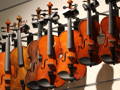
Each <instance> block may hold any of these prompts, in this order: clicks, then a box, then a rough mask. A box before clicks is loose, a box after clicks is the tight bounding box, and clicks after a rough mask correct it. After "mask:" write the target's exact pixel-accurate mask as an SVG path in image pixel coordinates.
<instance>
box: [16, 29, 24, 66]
mask: <svg viewBox="0 0 120 90" xmlns="http://www.w3.org/2000/svg"><path fill="white" fill-rule="evenodd" d="M17 40H18V42H17V47H18V63H19V66H20V67H22V66H24V62H23V50H22V42H21V31H20V29H19V30H17Z"/></svg>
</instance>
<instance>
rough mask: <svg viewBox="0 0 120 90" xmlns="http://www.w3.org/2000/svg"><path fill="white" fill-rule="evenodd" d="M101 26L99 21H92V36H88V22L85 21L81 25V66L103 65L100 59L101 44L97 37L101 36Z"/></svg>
mask: <svg viewBox="0 0 120 90" xmlns="http://www.w3.org/2000/svg"><path fill="white" fill-rule="evenodd" d="M99 31H100V25H99V23H98V22H97V21H92V31H91V33H92V36H91V37H90V36H89V35H87V20H83V21H81V22H80V24H79V32H80V36H81V37H82V40H81V43H82V44H81V47H80V49H79V52H80V53H82V54H79V59H78V61H79V62H80V63H81V64H86V65H90V66H92V65H96V64H99V63H101V59H100V58H99V55H98V53H99V44H98V41H97V37H98V35H99Z"/></svg>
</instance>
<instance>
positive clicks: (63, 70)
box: [57, 30, 86, 80]
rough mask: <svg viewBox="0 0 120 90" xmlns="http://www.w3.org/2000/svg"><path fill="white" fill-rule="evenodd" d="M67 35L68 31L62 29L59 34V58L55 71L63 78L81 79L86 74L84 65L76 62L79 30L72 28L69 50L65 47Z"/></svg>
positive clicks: (79, 39)
mask: <svg viewBox="0 0 120 90" xmlns="http://www.w3.org/2000/svg"><path fill="white" fill-rule="evenodd" d="M67 35H68V32H67V31H64V32H62V33H61V34H60V44H61V49H62V53H61V55H62V56H61V58H60V59H59V60H58V65H57V73H58V75H59V76H60V77H61V78H62V79H65V80H73V79H81V78H83V77H84V76H85V75H86V66H85V65H81V64H79V63H78V61H77V58H78V57H79V54H78V53H80V52H79V47H80V41H81V38H80V37H79V32H78V31H76V30H72V36H73V46H74V48H72V49H71V50H69V49H68V48H67Z"/></svg>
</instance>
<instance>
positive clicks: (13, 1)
mask: <svg viewBox="0 0 120 90" xmlns="http://www.w3.org/2000/svg"><path fill="white" fill-rule="evenodd" d="M29 1H31V0H0V12H1V11H4V10H6V9H9V8H12V7H15V6H17V5H20V4H22V3H25V2H29Z"/></svg>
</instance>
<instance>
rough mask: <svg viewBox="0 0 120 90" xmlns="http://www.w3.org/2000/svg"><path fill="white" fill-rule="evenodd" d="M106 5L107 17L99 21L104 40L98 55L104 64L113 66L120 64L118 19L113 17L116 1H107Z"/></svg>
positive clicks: (119, 23) (119, 21)
mask: <svg viewBox="0 0 120 90" xmlns="http://www.w3.org/2000/svg"><path fill="white" fill-rule="evenodd" d="M108 4H109V16H107V17H105V18H103V19H102V21H101V30H102V33H103V34H104V35H105V39H104V43H103V44H102V45H101V46H100V53H99V54H100V56H101V58H102V59H103V61H104V62H105V63H108V64H115V63H119V62H120V36H119V34H120V26H119V25H120V17H119V16H117V15H115V9H114V8H115V7H116V0H115V1H114V0H113V1H109V2H108ZM114 5H115V6H114Z"/></svg>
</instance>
